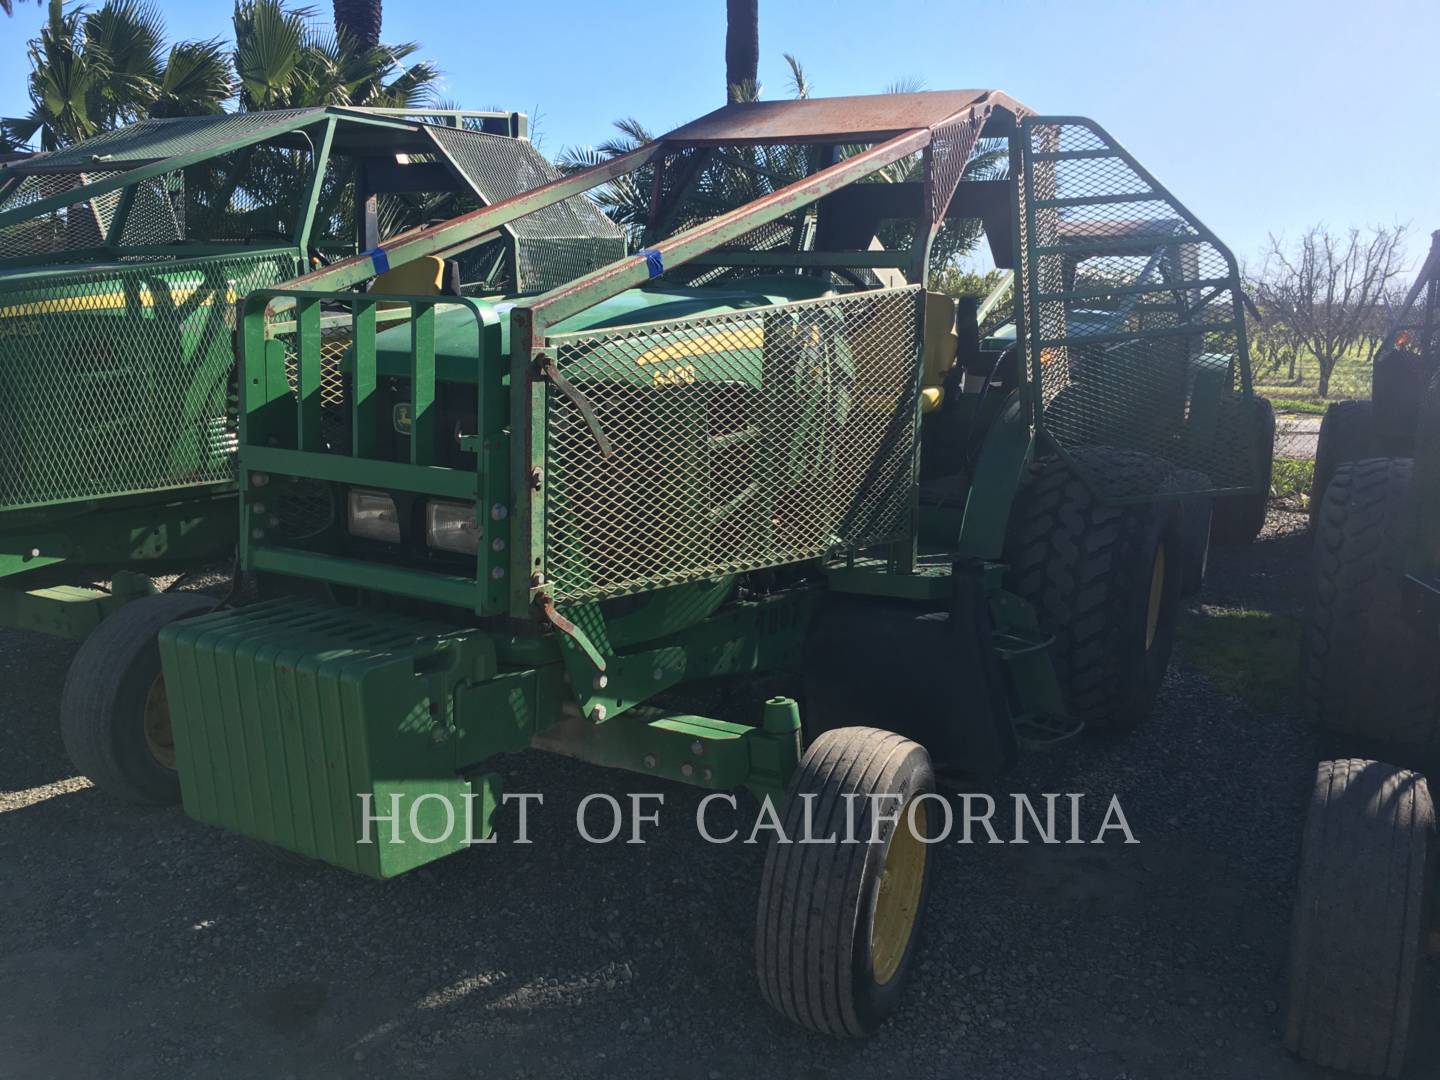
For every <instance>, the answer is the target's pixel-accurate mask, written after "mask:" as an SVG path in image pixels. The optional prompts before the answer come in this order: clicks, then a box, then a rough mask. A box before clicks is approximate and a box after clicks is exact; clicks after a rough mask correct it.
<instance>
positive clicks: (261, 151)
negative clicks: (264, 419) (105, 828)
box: [0, 108, 624, 802]
mask: <svg viewBox="0 0 1440 1080" xmlns="http://www.w3.org/2000/svg"><path fill="white" fill-rule="evenodd" d="M423 120H428V121H430V122H422V119H420V118H414V117H410V116H408V115H406V114H404V113H402V112H399V111H389V110H376V109H336V108H315V109H300V110H290V111H279V112H255V113H243V114H236V115H224V116H204V117H186V118H178V119H164V120H145V121H142V122H140V123H137V124H133V125H131V126H129V127H126V128H123V129H120V130H118V131H113V132H109V133H106V134H102V135H98V136H96V137H95V138H93V139H89V140H87V141H85V142H83V143H80V144H78V145H76V146H72V147H68V148H66V149H63V150H58V151H55V152H53V153H48V154H38V155H35V156H33V157H30V158H26V159H22V160H19V161H16V162H14V163H12V164H9V165H7V166H5V167H3V168H0V624H4V625H8V626H13V627H19V628H23V629H27V630H38V631H43V632H46V633H51V634H57V635H60V636H64V637H71V638H77V639H79V638H83V639H84V644H83V645H82V647H81V649H80V651H79V653H78V655H77V657H76V660H75V662H74V664H73V666H72V668H71V672H70V675H69V678H68V680H67V683H66V686H65V692H64V698H63V703H62V717H61V719H62V732H63V734H64V738H65V744H66V747H67V749H68V751H69V752H70V755H71V757H72V759H73V760H74V762H75V764H76V766H77V767H78V768H80V769H81V770H82V771H83V772H84V773H85V774H86V775H88V776H89V777H91V779H93V780H94V781H95V782H96V783H97V784H99V785H100V786H102V787H104V788H105V789H107V790H108V791H110V792H111V793H113V794H116V795H118V796H121V797H123V798H126V799H130V800H133V801H141V802H153V801H173V800H174V799H175V798H177V797H178V793H179V787H178V782H177V780H176V776H175V771H174V764H175V759H174V747H173V744H172V743H171V741H170V725H169V720H168V713H167V711H166V706H165V687H164V683H163V681H162V680H161V679H160V661H159V654H158V651H157V648H156V642H155V635H156V633H157V631H158V630H159V628H160V626H162V625H164V624H165V623H166V622H169V621H171V620H172V619H175V618H179V617H181V616H184V615H194V614H197V613H199V612H203V611H206V610H210V609H211V608H213V607H214V606H215V604H216V598H215V597H210V596H204V595H200V594H197V593H193V592H169V593H162V594H159V595H156V594H155V586H154V584H153V581H152V577H153V576H156V575H170V574H183V573H186V572H193V571H196V570H200V569H203V568H206V567H214V566H216V565H217V564H220V565H228V564H230V563H231V562H233V558H234V556H233V552H234V550H235V543H236V529H237V500H236V496H235V476H236V466H235V448H236V440H237V426H238V419H239V415H238V414H239V386H238V383H237V377H236V354H235V338H236V332H235V304H236V302H237V300H238V299H239V298H241V297H243V296H245V295H246V294H247V293H249V292H251V291H252V290H254V289H256V288H260V287H266V286H273V285H275V284H277V283H278V282H281V281H284V280H287V279H289V278H292V277H294V276H296V275H297V274H299V273H302V272H304V271H305V270H306V269H308V268H311V267H314V266H319V265H324V264H326V263H328V262H330V261H333V260H335V259H338V258H343V257H346V256H352V255H354V254H355V253H356V252H357V251H365V250H370V249H372V248H374V247H376V246H377V245H378V244H379V243H380V242H381V240H382V239H384V238H385V237H387V236H389V235H392V234H393V233H395V232H396V231H401V230H403V229H405V228H409V227H412V226H416V225H421V224H424V223H425V222H426V221H428V220H432V219H435V218H437V217H439V218H443V217H448V216H453V215H454V214H456V213H460V212H463V211H465V210H469V209H474V208H477V207H480V206H484V205H487V204H488V203H492V202H496V201H498V200H500V199H503V198H506V197H508V196H511V195H514V194H516V193H517V192H519V191H522V190H524V189H525V188H527V187H533V186H535V185H537V184H541V183H544V182H546V181H548V180H551V179H554V178H555V176H556V175H557V174H556V173H555V172H554V170H553V169H551V168H550V166H549V165H548V164H547V163H546V162H545V160H544V158H542V157H541V156H540V155H539V154H538V153H537V152H536V151H535V150H534V148H533V147H531V146H530V145H529V143H528V142H526V141H525V140H524V134H525V118H524V116H523V115H521V114H518V113H477V112H460V111H442V112H441V114H439V115H434V116H427V117H425V118H423ZM567 212H568V214H569V217H568V218H566V219H564V220H560V221H556V220H551V221H547V222H532V223H529V224H528V225H526V226H517V227H513V228H509V229H503V230H500V231H499V232H498V233H497V234H496V235H495V236H494V237H492V238H491V239H490V241H489V242H487V243H486V244H483V245H480V246H479V247H477V248H476V249H475V250H474V251H473V252H472V254H471V257H470V258H469V259H468V260H466V261H465V262H464V263H463V264H457V265H455V266H454V267H453V268H452V272H453V274H456V275H458V274H459V273H461V272H465V273H471V274H473V275H474V279H473V280H474V281H475V282H476V283H478V284H482V285H483V286H484V287H487V288H505V287H510V288H516V287H519V288H530V289H537V288H544V287H546V286H547V285H549V284H551V283H554V282H557V281H560V280H564V277H565V276H566V275H569V274H573V273H575V272H577V268H578V269H580V270H583V269H586V268H589V267H593V266H599V265H603V264H604V263H606V262H609V261H610V260H612V259H614V258H616V257H617V256H618V255H620V254H621V253H623V251H624V245H623V242H622V240H621V238H620V233H619V231H618V230H617V229H615V228H614V227H613V226H612V225H611V224H610V222H609V221H608V220H607V219H605V218H604V217H603V215H600V214H599V213H597V212H596V211H594V210H593V208H591V207H590V206H589V204H587V203H585V202H583V201H582V200H577V201H576V202H575V203H574V204H572V206H571V207H569V208H567ZM553 217H554V215H552V218H553ZM545 228H550V229H552V230H554V229H558V230H559V231H558V233H557V232H550V233H545V232H543V231H542V230H543V229H545ZM552 249H554V250H558V251H560V252H561V255H562V256H563V259H564V261H563V263H562V264H560V265H556V264H555V262H554V261H553V259H552V258H551V254H550V253H551V252H552ZM411 286H412V287H415V288H421V287H429V288H430V289H431V290H432V291H439V292H443V291H450V292H454V293H459V291H460V287H461V283H460V281H459V279H458V277H453V278H452V280H450V281H440V282H437V281H431V282H429V283H425V282H420V281H418V280H415V279H413V278H412V279H411ZM348 333H349V324H348V322H347V323H346V324H345V325H344V326H341V327H331V326H329V325H327V326H326V327H325V328H324V329H322V331H321V334H322V340H321V343H320V350H321V353H322V354H323V356H322V359H321V361H320V363H321V366H322V369H323V378H324V380H325V381H326V389H325V391H324V392H325V393H326V394H327V395H331V396H334V395H338V394H339V393H340V384H339V378H340V373H339V362H338V361H339V357H340V356H341V355H343V353H344V352H345V349H346V348H347V347H348V342H349V339H348V336H347V335H348ZM290 363H291V369H292V377H293V368H294V361H293V359H292V360H291V361H290ZM337 400H338V399H337ZM302 525H303V523H302ZM117 679H118V680H120V681H118V682H117V681H115V680H117Z"/></svg>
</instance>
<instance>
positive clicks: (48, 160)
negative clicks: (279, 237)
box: [10, 108, 326, 173]
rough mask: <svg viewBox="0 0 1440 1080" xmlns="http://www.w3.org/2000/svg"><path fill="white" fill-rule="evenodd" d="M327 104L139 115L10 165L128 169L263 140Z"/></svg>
mask: <svg viewBox="0 0 1440 1080" xmlns="http://www.w3.org/2000/svg"><path fill="white" fill-rule="evenodd" d="M325 117H326V112H325V110H324V109H323V108H311V109H272V110H268V111H258V112H240V113H219V114H216V115H214V116H176V117H165V118H162V119H151V120H138V121H136V122H135V123H133V124H127V125H125V126H124V127H122V128H116V129H115V130H114V131H104V132H101V133H100V134H98V135H94V136H92V137H90V138H88V139H86V140H85V141H84V142H81V143H76V144H75V145H74V146H67V147H65V148H64V149H62V150H55V151H53V152H51V153H48V154H36V155H35V156H34V157H32V158H28V159H26V160H24V161H19V162H16V163H14V164H13V165H11V166H10V171H11V172H14V173H46V172H73V171H75V170H82V169H83V170H89V169H92V168H96V167H97V165H98V167H100V168H128V167H133V166H135V165H140V164H146V163H149V162H154V161H164V160H166V159H167V158H172V157H178V156H180V155H181V154H191V153H195V152H197V151H200V152H204V151H207V150H218V149H220V148H222V147H225V146H227V145H231V144H233V143H234V142H236V141H237V140H239V141H242V142H243V141H250V142H259V141H260V140H262V139H267V138H271V137H274V136H276V135H281V134H284V133H285V132H287V131H290V130H292V129H294V128H296V127H297V126H302V125H304V124H305V123H306V122H307V121H311V122H314V123H319V122H321V121H323V120H324V119H325Z"/></svg>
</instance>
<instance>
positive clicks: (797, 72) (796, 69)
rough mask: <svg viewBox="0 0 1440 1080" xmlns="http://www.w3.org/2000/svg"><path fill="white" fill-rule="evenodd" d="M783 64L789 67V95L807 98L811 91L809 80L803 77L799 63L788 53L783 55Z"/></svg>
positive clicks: (802, 70) (803, 73) (803, 72)
mask: <svg viewBox="0 0 1440 1080" xmlns="http://www.w3.org/2000/svg"><path fill="white" fill-rule="evenodd" d="M785 63H786V64H788V65H789V66H790V93H791V96H793V97H796V98H801V99H803V98H808V97H809V96H810V91H811V89H812V87H811V85H810V80H809V79H808V78H806V77H805V69H804V68H803V67H801V65H800V61H799V60H797V59H795V57H794V56H792V55H791V54H790V53H788V52H787V53H786V54H785Z"/></svg>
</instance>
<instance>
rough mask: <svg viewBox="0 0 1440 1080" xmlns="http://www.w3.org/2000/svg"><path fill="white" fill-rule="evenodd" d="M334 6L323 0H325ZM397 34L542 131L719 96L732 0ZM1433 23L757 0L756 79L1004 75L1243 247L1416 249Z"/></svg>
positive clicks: (1438, 201) (391, 13)
mask: <svg viewBox="0 0 1440 1080" xmlns="http://www.w3.org/2000/svg"><path fill="white" fill-rule="evenodd" d="M159 3H160V8H161V10H162V11H163V13H164V15H165V18H166V21H167V24H168V27H169V31H170V33H171V35H172V37H175V38H185V37H192V38H206V37H213V36H217V35H224V34H226V33H227V32H228V30H229V19H228V5H227V4H226V3H223V2H216V0H208V2H203V3H195V2H193V0H192V2H179V0H159ZM317 4H318V7H319V11H320V12H321V13H322V14H323V15H324V16H325V17H326V18H328V16H329V10H330V5H329V2H328V0H317ZM40 22H41V9H40V8H39V7H38V6H37V5H36V4H35V3H34V0H16V13H15V17H14V18H12V19H5V18H4V17H3V16H0V114H4V115H12V114H15V113H17V112H20V111H23V110H24V108H25V92H24V77H25V73H26V71H27V64H26V60H25V39H26V38H28V37H31V36H33V34H34V33H35V31H36V30H37V28H38V26H39V24H40ZM385 37H386V39H387V40H415V41H419V42H420V43H421V44H422V46H423V48H422V52H421V55H423V56H426V57H428V58H430V59H432V60H434V61H435V62H436V63H438V64H439V65H440V67H441V68H442V69H443V70H444V71H445V73H446V83H445V87H444V91H443V92H444V94H445V95H446V96H447V97H449V98H452V99H454V100H455V101H457V102H458V103H460V104H462V105H466V106H470V107H477V108H484V107H491V106H499V107H504V108H514V109H520V110H523V111H527V112H532V113H534V112H538V114H539V124H538V130H539V135H540V139H541V145H542V147H543V149H544V150H545V151H546V152H547V153H549V154H551V155H554V154H555V153H556V152H558V151H559V150H560V148H561V147H563V146H565V145H568V144H572V143H593V142H596V141H599V140H600V139H602V138H604V137H605V136H606V134H607V130H608V126H609V123H610V121H611V120H612V119H614V118H616V117H620V116H635V117H637V118H639V119H641V120H642V121H644V122H645V123H646V124H648V125H649V126H650V127H652V128H653V129H655V130H657V131H663V130H665V129H666V128H667V127H670V126H673V125H675V124H678V123H680V122H682V121H684V120H686V119H688V118H690V117H693V116H696V115H699V114H700V113H703V112H706V111H708V110H709V109H711V108H713V107H714V106H716V105H717V104H720V103H721V102H722V100H723V94H724V88H723V83H724V3H723V0H669V2H668V3H656V2H641V0H611V2H610V3H604V4H598V3H595V2H594V0H586V2H580V0H530V2H529V3H527V4H523V5H521V4H506V5H498V4H478V3H469V4H457V3H454V2H453V0H406V2H401V0H387V2H386V8H385ZM1436 41H1440V4H1437V3H1435V2H1434V0H1388V2H1387V0H1379V2H1371V3H1365V4H1362V3H1360V2H1358V0H1344V2H1342V0H1250V2H1248V3H1246V2H1237V0H1209V2H1206V3H1203V4H1201V3H1194V2H1187V3H1179V2H1170V3H1162V2H1153V3H1142V2H1138V0H1090V2H1087V3H1061V2H1058V0H1048V2H1011V3H1001V2H987V0H971V2H965V3H960V2H935V0H904V2H900V0H893V2H887V0H869V2H859V0H830V2H826V3H822V2H818V0H760V48H761V71H760V77H761V83H762V84H763V86H764V90H765V94H766V96H767V97H785V96H788V93H789V88H788V74H787V71H786V68H785V64H784V60H783V57H782V54H783V53H785V52H791V53H794V54H796V55H797V56H798V57H799V58H800V60H801V61H802V62H803V63H804V65H805V68H806V71H807V73H808V75H809V76H810V79H811V81H812V83H813V84H814V89H815V93H817V94H826V95H830V94H856V93H876V92H879V91H882V90H883V89H884V88H885V86H886V85H887V84H889V83H891V82H894V81H896V80H898V79H902V78H917V79H921V80H923V81H924V83H925V85H926V87H927V88H929V89H949V88H957V87H996V88H999V89H1003V90H1005V91H1007V92H1008V93H1010V94H1011V95H1013V96H1014V97H1017V98H1019V99H1020V100H1021V101H1023V102H1025V103H1026V104H1028V105H1030V106H1032V107H1033V108H1035V109H1037V110H1039V111H1041V112H1052V113H1078V114H1080V115H1084V116H1089V117H1092V118H1093V119H1095V120H1097V121H1098V122H1099V123H1100V124H1102V125H1103V126H1104V127H1105V128H1106V129H1108V130H1109V131H1110V133H1111V134H1112V135H1114V136H1115V137H1116V138H1117V139H1119V140H1120V141H1121V142H1122V143H1123V144H1124V145H1125V146H1126V147H1127V148H1128V149H1130V150H1131V152H1132V153H1134V154H1135V155H1136V157H1138V158H1139V159H1140V160H1141V161H1142V162H1144V163H1145V164H1146V165H1147V166H1148V167H1149V168H1150V170H1151V171H1152V172H1153V173H1155V175H1156V176H1158V177H1159V178H1160V179H1161V181H1163V182H1164V183H1165V184H1167V185H1168V186H1169V187H1170V188H1171V190H1173V191H1174V192H1175V193H1176V194H1177V195H1178V196H1179V197H1180V198H1181V199H1182V200H1183V201H1185V202H1186V203H1187V204H1188V205H1189V206H1190V207H1191V209H1193V210H1194V211H1195V212H1196V213H1197V214H1198V215H1199V216H1200V217H1201V218H1202V219H1203V220H1204V221H1205V222H1206V223H1207V224H1209V225H1210V226H1211V227H1212V228H1213V229H1214V230H1215V231H1216V232H1217V233H1218V234H1219V235H1220V237H1221V238H1222V239H1223V240H1225V241H1226V242H1227V243H1229V244H1230V245H1231V247H1233V248H1234V249H1235V252H1236V254H1237V255H1239V256H1240V257H1241V258H1242V259H1251V260H1253V259H1254V258H1255V257H1256V256H1257V254H1258V253H1259V251H1260V249H1261V247H1262V246H1263V244H1264V242H1265V236H1266V233H1267V232H1270V231H1274V232H1276V233H1284V234H1289V235H1293V234H1295V233H1296V232H1298V231H1299V230H1301V229H1303V228H1305V227H1306V226H1307V225H1309V224H1311V223H1313V222H1317V221H1325V222H1327V223H1329V224H1330V225H1332V226H1336V227H1344V226H1348V225H1351V224H1356V225H1366V224H1371V223H1376V222H1379V223H1383V224H1387V225H1389V224H1395V223H1409V224H1410V225H1411V227H1412V229H1413V230H1414V231H1415V234H1416V235H1415V237H1414V238H1413V239H1412V241H1411V244H1410V249H1409V252H1410V257H1411V261H1412V262H1418V261H1419V259H1420V258H1422V257H1423V255H1424V251H1425V248H1426V246H1427V241H1426V240H1425V239H1424V238H1425V237H1427V236H1428V234H1429V232H1430V230H1432V229H1440V81H1437V80H1436V79H1435V76H1434V74H1433V69H1432V68H1431V66H1430V64H1429V52H1430V51H1431V50H1432V49H1433V46H1434V43H1435V42H1436Z"/></svg>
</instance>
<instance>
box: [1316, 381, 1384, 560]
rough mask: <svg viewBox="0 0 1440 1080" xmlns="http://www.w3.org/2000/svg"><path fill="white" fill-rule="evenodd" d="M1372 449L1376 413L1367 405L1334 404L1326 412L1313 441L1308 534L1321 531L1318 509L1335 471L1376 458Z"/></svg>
mask: <svg viewBox="0 0 1440 1080" xmlns="http://www.w3.org/2000/svg"><path fill="white" fill-rule="evenodd" d="M1378 453H1379V451H1378V450H1376V448H1375V409H1374V406H1372V405H1371V404H1370V402H1368V401H1337V402H1335V403H1334V404H1333V405H1331V406H1330V407H1329V408H1328V409H1326V410H1325V419H1323V420H1321V421H1320V434H1319V435H1318V436H1317V437H1316V439H1315V477H1314V479H1313V480H1311V481H1310V506H1309V515H1310V531H1311V532H1312V533H1313V532H1314V531H1315V530H1316V529H1317V528H1319V527H1320V506H1321V504H1322V503H1323V502H1324V499H1325V487H1326V485H1327V484H1329V483H1330V480H1331V478H1332V477H1334V475H1335V470H1336V469H1338V468H1339V467H1340V466H1341V465H1344V464H1345V463H1347V462H1350V461H1363V460H1364V459H1365V458H1372V457H1376V456H1377V455H1378Z"/></svg>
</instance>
